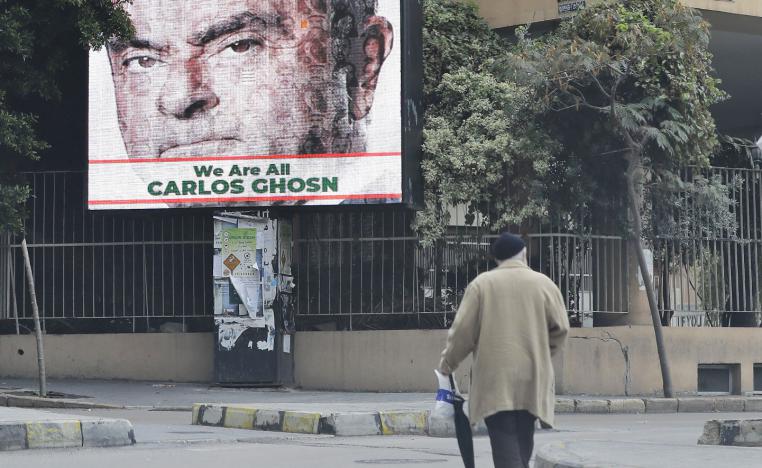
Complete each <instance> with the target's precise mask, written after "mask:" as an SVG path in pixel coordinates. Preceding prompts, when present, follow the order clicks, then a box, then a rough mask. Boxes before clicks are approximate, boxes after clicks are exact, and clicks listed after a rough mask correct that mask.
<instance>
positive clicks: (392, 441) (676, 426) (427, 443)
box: [0, 410, 762, 468]
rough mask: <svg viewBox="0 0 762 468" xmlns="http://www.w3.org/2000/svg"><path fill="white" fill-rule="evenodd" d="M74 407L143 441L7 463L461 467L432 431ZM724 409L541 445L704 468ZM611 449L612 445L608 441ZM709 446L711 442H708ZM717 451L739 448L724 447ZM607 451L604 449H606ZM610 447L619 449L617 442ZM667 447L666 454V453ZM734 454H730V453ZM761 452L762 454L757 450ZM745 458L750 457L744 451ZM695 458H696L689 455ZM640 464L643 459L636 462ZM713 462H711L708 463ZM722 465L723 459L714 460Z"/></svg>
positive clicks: (9, 456)
mask: <svg viewBox="0 0 762 468" xmlns="http://www.w3.org/2000/svg"><path fill="white" fill-rule="evenodd" d="M66 412H67V413H78V414H86V415H89V416H103V417H119V418H127V419H130V420H131V421H132V423H133V425H134V427H135V434H136V437H137V439H138V445H136V446H133V447H127V448H106V449H76V450H26V451H21V452H4V453H2V454H0V466H2V467H3V468H21V467H23V468H43V467H44V468H48V467H49V468H90V467H93V468H96V467H98V468H101V467H105V468H133V467H141V468H142V467H147V468H148V467H156V468H181V467H182V468H195V467H198V468H201V467H203V468H227V467H238V466H265V467H268V468H280V467H283V468H292V467H331V468H348V467H354V468H359V467H362V466H369V465H370V466H400V467H419V466H427V465H431V466H434V467H443V468H444V467H460V466H462V464H461V462H460V459H459V454H458V449H457V444H456V442H455V440H454V439H436V438H431V437H351V438H337V437H330V436H311V435H310V436H299V435H292V434H283V433H268V432H259V431H244V430H231V429H223V428H214V427H199V426H191V425H189V422H190V417H191V416H190V413H188V412H166V411H147V410H97V411H86V410H82V411H71V410H67V411H66ZM716 417H718V415H711V414H686V413H678V414H646V415H561V416H559V417H558V423H559V429H558V430H553V431H539V432H538V433H537V436H536V446H537V447H539V446H541V445H542V444H545V443H549V442H554V441H580V440H585V441H598V442H611V443H612V447H613V445H614V443H616V442H642V443H647V444H648V446H649V447H650V449H649V450H648V451H647V453H646V452H644V453H643V454H642V457H644V458H648V457H650V458H653V457H658V456H659V453H660V451H669V450H673V449H674V447H676V446H679V447H681V448H683V449H687V450H689V453H693V451H692V448H696V450H695V454H696V459H695V460H690V459H688V460H686V463H688V464H689V466H695V467H702V466H705V465H704V464H702V460H701V458H702V457H703V456H704V455H705V454H706V452H705V451H703V452H702V451H701V450H699V448H698V447H696V440H697V439H698V437H699V436H700V434H701V429H702V427H703V424H704V422H705V421H706V420H708V419H713V418H716ZM720 417H722V418H723V419H733V418H762V415H760V414H750V413H742V414H722V415H721V416H720ZM475 446H476V453H477V466H480V467H488V466H492V463H491V456H490V450H489V441H488V439H486V438H484V437H479V438H477V439H476V440H475ZM602 447H606V444H602ZM704 449H707V447H704ZM709 449H710V450H718V451H719V450H725V451H728V450H731V451H733V450H735V449H734V448H728V447H718V448H709ZM602 450H605V448H603V449H602ZM611 450H614V449H613V448H612V449H611ZM742 450H745V452H734V453H736V454H738V453H741V454H745V453H749V459H748V463H747V460H745V459H744V461H743V462H740V463H739V464H737V465H726V466H744V467H751V466H762V464H761V465H758V464H757V463H759V460H762V449H760V451H759V452H751V451H749V449H742ZM662 453H664V452H662ZM726 453H727V452H726ZM756 454H759V455H758V456H757V455H756ZM744 456H745V455H744ZM689 458H692V457H689ZM631 462H632V463H636V462H637V460H631ZM707 466H708V465H707ZM712 466H716V465H712Z"/></svg>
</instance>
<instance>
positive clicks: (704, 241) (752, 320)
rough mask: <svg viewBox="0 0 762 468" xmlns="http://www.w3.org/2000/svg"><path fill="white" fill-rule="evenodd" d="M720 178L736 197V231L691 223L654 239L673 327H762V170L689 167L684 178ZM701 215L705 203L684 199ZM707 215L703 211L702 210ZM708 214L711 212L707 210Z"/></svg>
mask: <svg viewBox="0 0 762 468" xmlns="http://www.w3.org/2000/svg"><path fill="white" fill-rule="evenodd" d="M696 177H703V178H709V177H719V178H720V179H721V181H722V182H723V184H724V185H725V186H726V187H728V189H729V195H730V198H731V199H732V201H733V205H732V206H731V211H732V213H733V215H734V216H735V220H736V223H737V229H736V231H735V232H727V231H721V232H719V231H718V232H706V229H705V228H704V226H698V225H693V226H688V228H687V229H686V230H684V232H682V233H681V235H677V236H669V237H661V238H659V239H657V240H656V242H655V243H654V265H655V277H656V278H655V283H656V285H657V289H658V291H659V306H660V309H661V310H662V319H663V321H664V322H665V323H670V324H671V325H672V326H682V327H701V326H710V327H717V326H759V324H760V293H761V291H760V281H761V280H762V278H761V277H760V276H761V275H762V272H761V271H760V270H759V265H760V260H761V259H762V171H760V170H759V169H726V168H713V169H710V170H700V171H699V170H686V171H685V173H684V174H683V180H686V181H692V180H695V179H696ZM682 205H683V207H684V210H683V211H682V212H679V213H678V216H677V223H678V225H681V224H682V225H684V224H685V223H686V221H685V219H687V216H686V214H687V213H688V212H690V211H693V213H690V214H692V215H694V216H693V217H694V218H695V217H696V216H695V215H696V214H697V213H695V211H696V210H701V209H702V208H701V204H700V203H697V202H694V201H692V200H691V199H690V197H689V196H687V195H686V196H685V197H684V201H683V203H682ZM698 214H699V215H701V213H698ZM705 215H706V214H705Z"/></svg>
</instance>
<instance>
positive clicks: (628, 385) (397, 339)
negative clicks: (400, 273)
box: [295, 326, 762, 396]
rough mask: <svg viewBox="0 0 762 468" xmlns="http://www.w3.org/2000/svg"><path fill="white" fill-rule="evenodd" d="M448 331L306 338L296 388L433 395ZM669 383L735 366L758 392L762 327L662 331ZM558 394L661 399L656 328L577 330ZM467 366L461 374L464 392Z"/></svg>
mask: <svg viewBox="0 0 762 468" xmlns="http://www.w3.org/2000/svg"><path fill="white" fill-rule="evenodd" d="M446 336H447V331H446V330H397V331H367V332H301V333H299V339H298V340H297V341H296V348H295V353H296V355H295V362H296V380H297V384H298V385H299V386H301V387H303V388H308V389H315V390H344V391H386V392H398V391H420V392H431V391H434V390H435V389H436V379H435V378H434V376H433V372H432V369H433V368H434V367H435V366H436V365H437V364H438V362H439V355H440V353H441V351H442V348H443V347H444V345H445V340H446ZM664 340H665V342H666V345H667V346H666V347H667V354H668V356H669V360H670V365H671V368H672V382H673V387H674V390H675V392H677V393H678V394H680V395H695V394H696V392H697V390H698V388H697V385H698V365H699V364H738V365H739V367H740V379H739V381H740V388H736V389H734V390H735V393H736V394H739V395H742V394H745V393H746V392H751V391H753V390H754V388H753V387H754V383H753V376H754V364H755V363H762V329H759V328H665V329H664ZM554 367H555V371H556V393H557V394H566V395H608V396H631V395H642V396H660V395H661V394H662V382H661V371H660V369H659V360H658V356H657V354H656V344H655V342H654V334H653V328H652V327H650V326H624V327H607V328H576V329H572V330H571V332H570V336H569V342H568V346H567V349H566V351H565V353H563V354H562V355H559V356H557V357H556V358H555V359H554ZM469 369H470V362H465V363H463V364H462V365H461V367H460V368H459V370H458V372H456V375H457V376H458V377H459V385H460V387H461V390H467V388H468V381H469Z"/></svg>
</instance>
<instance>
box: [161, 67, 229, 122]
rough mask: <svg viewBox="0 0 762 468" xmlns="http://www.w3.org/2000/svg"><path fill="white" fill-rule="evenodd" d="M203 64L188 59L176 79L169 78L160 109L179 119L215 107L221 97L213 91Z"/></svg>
mask: <svg viewBox="0 0 762 468" xmlns="http://www.w3.org/2000/svg"><path fill="white" fill-rule="evenodd" d="M204 68H205V67H204V66H203V64H201V63H199V62H198V61H196V60H191V61H188V62H187V63H186V64H184V66H183V67H182V69H181V70H177V71H176V72H177V74H176V75H175V76H176V79H175V80H169V81H168V82H167V84H166V85H165V87H164V90H163V92H162V95H161V98H160V99H159V110H160V111H161V112H162V113H163V114H165V115H169V116H173V117H175V118H177V119H181V120H186V119H192V118H194V117H196V116H198V115H201V114H203V113H205V112H207V111H209V110H211V109H213V108H215V107H217V106H218V105H219V103H220V98H219V97H218V96H217V95H216V94H215V93H214V91H212V89H211V87H210V86H209V83H208V81H207V77H206V71H205V70H204Z"/></svg>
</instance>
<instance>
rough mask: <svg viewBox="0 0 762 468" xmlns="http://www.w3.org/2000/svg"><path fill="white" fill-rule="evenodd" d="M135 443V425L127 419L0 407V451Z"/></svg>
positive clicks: (113, 445)
mask: <svg viewBox="0 0 762 468" xmlns="http://www.w3.org/2000/svg"><path fill="white" fill-rule="evenodd" d="M134 443H135V433H134V431H133V429H132V424H131V423H130V422H129V421H127V420H125V419H103V418H89V417H83V416H71V415H65V414H55V413H48V412H45V411H41V410H31V409H19V408H3V407H0V451H6V450H24V449H41V448H72V447H117V446H124V445H132V444H134Z"/></svg>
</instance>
